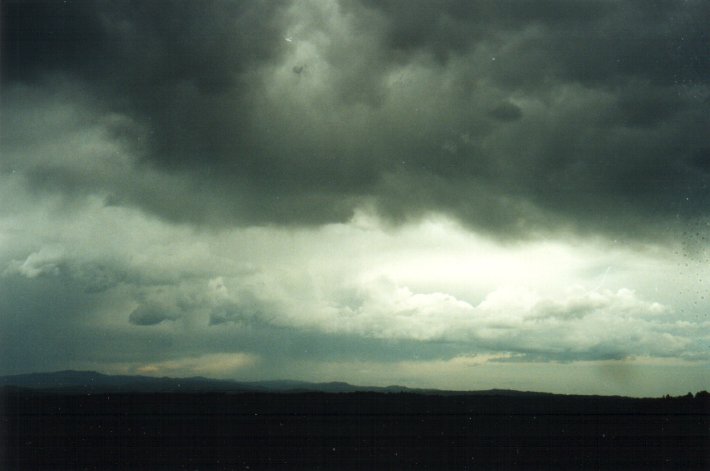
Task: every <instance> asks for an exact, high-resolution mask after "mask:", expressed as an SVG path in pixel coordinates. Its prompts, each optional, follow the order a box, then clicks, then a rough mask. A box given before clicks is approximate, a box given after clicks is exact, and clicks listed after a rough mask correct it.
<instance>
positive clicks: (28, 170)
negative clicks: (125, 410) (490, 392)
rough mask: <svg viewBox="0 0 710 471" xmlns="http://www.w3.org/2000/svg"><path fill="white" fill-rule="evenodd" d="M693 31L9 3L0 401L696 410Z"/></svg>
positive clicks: (697, 5) (701, 72) (702, 316)
mask: <svg viewBox="0 0 710 471" xmlns="http://www.w3.org/2000/svg"><path fill="white" fill-rule="evenodd" d="M708 24H710V3H709V2H706V1H704V0H686V1H682V0H674V1H657V0H638V1H636V0H629V1H604V0H598V1H586V0H580V1H574V2H570V1H561V0H539V1H525V0H520V1H509V0H499V1H493V0H480V1H475V0H441V1H436V2H434V1H429V0H382V1H374V0H342V1H335V0H327V1H326V0H302V1H295V0H294V1H287V0H284V1H266V2H264V1H252V0H244V1H205V2H187V1H165V0H160V1H157V0H156V1H150V2H144V1H102V0H99V1H88V0H87V1H83V0H82V1H79V0H66V1H63V2H62V1H17V0H7V1H4V2H2V56H1V60H2V63H1V68H0V73H1V79H2V81H1V82H0V105H1V106H0V110H2V111H1V112H0V113H1V114H0V125H1V126H0V374H16V373H26V372H33V371H54V370H63V369H91V370H97V371H101V372H104V373H114V374H145V375H154V376H194V375H201V376H208V377H215V378H231V379H237V380H261V379H299V380H306V381H347V382H350V383H353V384H361V385H390V384H399V385H406V386H412V387H425V388H440V389H460V390H463V389H474V390H475V389H488V388H509V389H522V390H537V391H550V392H560V393H582V394H625V395H634V396H658V395H664V394H685V393H686V392H688V391H692V392H695V391H699V390H703V389H710V290H709V289H708V287H709V286H710V212H709V211H708V209H709V208H710V188H708V185H709V184H710V132H708V130H709V129H710V112H709V111H710V106H709V105H710V55H709V51H710V33H709V32H708V28H707V25H708Z"/></svg>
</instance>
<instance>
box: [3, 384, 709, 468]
mask: <svg viewBox="0 0 710 471" xmlns="http://www.w3.org/2000/svg"><path fill="white" fill-rule="evenodd" d="M709 406H710V403H709V402H708V399H707V398H695V399H693V398H676V399H626V398H607V397H571V396H540V397H538V396H531V397H501V396H453V395H452V396H434V395H432V396H427V395H418V394H376V393H348V394H326V393H303V394H268V393H264V394H177V393H176V394H93V395H87V394H81V395H78V394H76V395H67V394H48V393H38V392H26V391H9V392H6V393H5V394H4V395H3V411H2V416H1V422H0V434H1V436H0V444H1V448H0V451H1V452H2V463H0V464H1V465H2V469H7V470H34V469H46V470H50V469H51V470H63V469H72V470H74V469H75V470H81V469H90V470H91V469H101V470H104V469H112V470H118V469H126V470H129V469H130V470H139V469H144V470H160V469H190V470H198V469H199V470H205V469H252V470H254V469H309V470H317V469H322V470H339V469H368V470H369V469H441V470H452V469H482V470H495V469H560V470H563V469H564V470H568V469H590V470H591V469H638V470H641V469H643V470H659V469H683V470H687V469H698V470H699V469H708V468H709V467H710V454H709V452H708V441H709V437H710V433H709V427H710V416H709Z"/></svg>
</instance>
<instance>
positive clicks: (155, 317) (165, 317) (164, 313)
mask: <svg viewBox="0 0 710 471" xmlns="http://www.w3.org/2000/svg"><path fill="white" fill-rule="evenodd" d="M177 317H179V316H178V315H176V314H175V313H172V312H170V311H169V310H167V308H165V307H161V306H145V305H142V306H138V307H137V308H135V309H134V310H133V311H132V312H131V314H130V315H129V316H128V320H129V322H130V323H131V324H135V325H157V324H160V323H161V322H164V321H172V320H175V319H176V318H177Z"/></svg>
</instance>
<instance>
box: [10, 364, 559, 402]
mask: <svg viewBox="0 0 710 471" xmlns="http://www.w3.org/2000/svg"><path fill="white" fill-rule="evenodd" d="M0 387H6V388H7V387H12V388H22V389H32V390H45V391H52V392H66V393H81V392H86V393H100V392H101V393H105V392H114V393H118V392H132V393H133V392H138V393H165V392H183V393H250V392H251V393H268V392H271V393H300V392H323V393H354V392H378V393H411V394H431V395H459V394H466V395H495V396H552V394H549V393H538V392H523V391H513V390H503V389H490V390H485V391H446V390H439V389H418V388H408V387H405V386H394V385H393V386H386V387H378V386H355V385H352V384H348V383H344V382H327V383H310V382H305V381H291V380H281V381H280V380H276V381H252V382H242V381H232V380H224V379H211V378H204V377H201V376H194V377H189V378H170V377H160V378H158V377H153V376H138V375H136V376H126V375H107V374H103V373H98V372H96V371H74V370H66V371H56V372H49V373H29V374H19V375H10V376H0Z"/></svg>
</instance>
